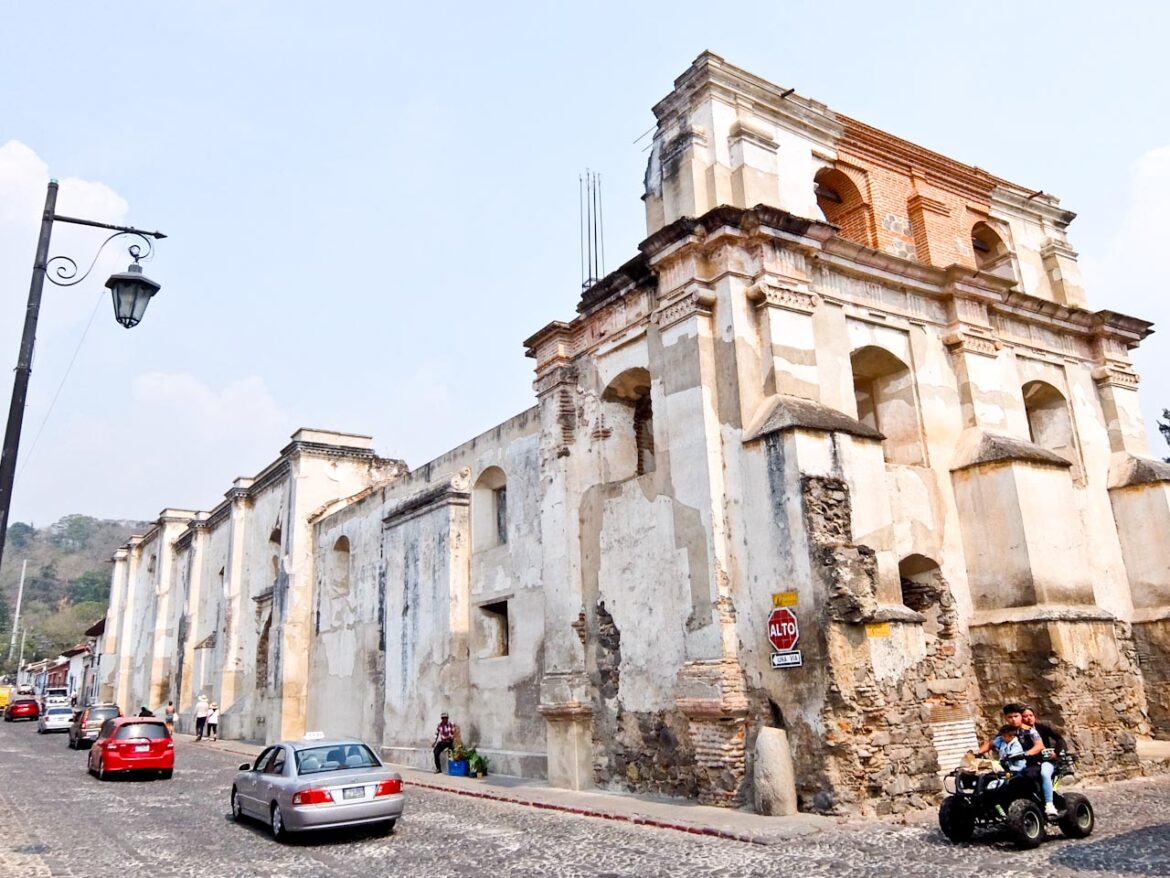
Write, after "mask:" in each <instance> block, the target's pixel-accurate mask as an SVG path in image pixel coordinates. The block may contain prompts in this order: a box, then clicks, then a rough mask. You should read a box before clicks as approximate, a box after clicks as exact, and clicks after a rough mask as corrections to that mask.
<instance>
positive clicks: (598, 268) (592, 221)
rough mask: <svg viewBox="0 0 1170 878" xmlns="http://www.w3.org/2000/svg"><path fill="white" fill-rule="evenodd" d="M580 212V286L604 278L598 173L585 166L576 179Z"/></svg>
mask: <svg viewBox="0 0 1170 878" xmlns="http://www.w3.org/2000/svg"><path fill="white" fill-rule="evenodd" d="M577 187H578V190H577V194H578V201H579V207H580V214H581V289H583V290H587V289H589V287H591V286H593V285H594V284H595V283H597V282H598V281H599V280H601V279H602V278H603V277H605V218H604V216H603V215H602V210H601V174H599V173H597V172H596V171H590V170H589V169H588V168H586V169H585V173H584V174H582V175H580V176H579V177H578V178H577Z"/></svg>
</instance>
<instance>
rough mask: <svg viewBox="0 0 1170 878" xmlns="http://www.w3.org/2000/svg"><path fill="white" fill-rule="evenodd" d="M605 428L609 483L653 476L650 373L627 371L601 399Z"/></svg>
mask: <svg viewBox="0 0 1170 878" xmlns="http://www.w3.org/2000/svg"><path fill="white" fill-rule="evenodd" d="M601 399H602V402H603V403H604V408H603V418H604V420H605V422H606V423H605V427H606V431H607V432H606V433H605V435H606V441H607V444H608V445H609V447H608V449H607V452H606V460H607V464H608V465H609V468H610V474H609V478H608V481H619V480H621V479H625V478H629V477H630V476H631V475H633V476H644V475H646V474H647V473H652V472H654V468H655V458H654V403H653V401H652V399H651V395H650V373H649V372H648V371H647V370H645V369H641V368H637V369H627V370H626V371H625V372H622V373H621V374H620V375H619V376H618V377H617V378H615V379H614V380H613V381H611V382H610V383H609V386H608V387H607V388H606V389H605V392H604V393H603V394H602V395H601Z"/></svg>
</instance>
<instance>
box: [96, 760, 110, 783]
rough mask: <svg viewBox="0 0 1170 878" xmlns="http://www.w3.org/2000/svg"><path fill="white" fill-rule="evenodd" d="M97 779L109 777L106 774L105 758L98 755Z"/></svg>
mask: <svg viewBox="0 0 1170 878" xmlns="http://www.w3.org/2000/svg"><path fill="white" fill-rule="evenodd" d="M97 779H98V780H109V778H108V777H107V776H106V760H105V759H103V758H102V757H100V756H99V757H98V769H97Z"/></svg>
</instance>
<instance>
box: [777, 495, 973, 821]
mask: <svg viewBox="0 0 1170 878" xmlns="http://www.w3.org/2000/svg"><path fill="white" fill-rule="evenodd" d="M801 489H802V497H803V503H804V514H805V523H806V527H807V529H808V533H809V537H810V546H809V550H810V555H811V558H812V561H813V564H814V572H815V575H816V576H817V578H818V579H820V580H821V582H822V583H823V584H824V585H825V586H826V588H827V591H828V602H827V605H826V607H825V613H824V617H825V622H824V628H825V637H826V650H825V654H826V656H827V663H826V670H827V673H828V677H829V681H830V682H829V686H828V693H827V698H826V701H825V705H824V707H823V709H822V712H821V721H822V726H823V730H824V731H823V733H818V732H816V731H815V730H811V729H808V728H806V727H803V726H800V725H797V726H796V727H794V728H791V729H790V730H789V735H790V737H791V738H793V739H794V740H795V741H796V743H797V746H798V747H799V748H800V750H801V752H802V753H817V754H818V757H817V758H815V759H807V758H802V760H801V761H800V762H799V763H798V765H797V796H798V798H799V801H800V807H801V809H802V810H810V811H821V812H825V813H857V812H861V813H877V814H890V813H900V812H904V811H909V810H914V809H917V808H923V807H926V806H928V805H929V804H931V802H932V801H933V800H934V798H935V797H936V796H937V794H938V793H939V792H940V790H941V788H942V787H941V782H940V780H939V777H938V769H939V765H938V759H937V756H936V754H935V750H934V743H933V738H932V736H931V731H930V723H931V721H932V718H933V716H934V715H935V714H936V713H937V712H938V711H940V710H949V711H951V712H954V711H959V712H961V711H962V710H963V709H964V705H966V704H967V703H969V701H970V698H971V693H972V690H973V689H974V683H975V680H974V675H973V673H972V671H971V662H970V656H969V654H968V653H967V651H966V648H965V645H964V644H963V643H961V642H959V641H957V640H956V639H955V638H954V634H955V626H954V598H953V596H952V595H951V594H950V590H949V588H948V587H947V585H946V582H945V580H942V578H941V577H937V578H936V579H935V580H933V581H932V582H931V583H930V584H929V586H926V585H923V586H921V587H920V588H919V589H918V593H917V594H916V597H917V599H918V600H919V604H920V607H921V609H922V610H923V611H925V612H928V613H931V614H933V615H934V616H936V618H935V619H934V625H933V626H932V627H934V628H936V630H937V632H938V636H935V635H927V634H925V633H924V634H923V636H924V637H925V638H926V655H925V657H924V658H923V659H922V660H921V661H918V662H916V663H914V664H911V665H909V666H908V667H907V668H906V669H905V670H904V672H903V673H901V674H900V675H899V676H898V677H897V678H895V679H886V680H878V679H877V677H876V675H875V673H874V669H873V663H872V659H871V656H870V652H869V644H868V642H867V638H866V636H865V634H864V633H863V631H864V629H861V630H859V628H860V625H861V624H864V622H865V621H867V620H869V619H871V618H872V617H873V614H874V612H875V611H876V609H877V605H876V602H875V600H874V590H875V589H874V584H875V581H876V575H877V571H876V563H875V558H874V553H873V550H872V549H870V548H869V547H867V546H861V545H855V544H853V543H852V541H851V539H852V538H851V533H852V524H851V517H852V509H851V504H850V497H849V489H848V486H847V485H846V483H845V482H844V481H843V480H841V479H835V478H826V477H805V478H804V479H802V480H801ZM907 625H908V626H912V629H913V628H917V627H918V623H914V622H910V623H905V622H891V623H890V626H891V629H892V631H891V636H901V635H902V634H905V633H907V632H906V630H905V628H904V627H903V626H907ZM915 633H916V632H913V631H912V632H911V633H910V636H915ZM821 736H823V741H822V740H818V739H817V738H818V737H821Z"/></svg>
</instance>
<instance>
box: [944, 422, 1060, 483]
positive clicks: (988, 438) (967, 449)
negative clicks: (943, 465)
mask: <svg viewBox="0 0 1170 878" xmlns="http://www.w3.org/2000/svg"><path fill="white" fill-rule="evenodd" d="M1016 461H1018V462H1021V463H1037V464H1041V465H1043V466H1057V467H1062V468H1064V469H1068V468H1070V467H1071V466H1072V463H1071V462H1070V461H1068V460H1066V459H1065V458H1063V457H1061V456H1060V455H1059V454H1057V453H1056V452H1055V451H1049V450H1048V449H1047V448H1041V447H1040V446H1039V445H1036V444H1035V443H1033V442H1029V441H1028V440H1027V439H1020V438H1019V437H1017V436H1008V435H1006V434H1003V433H993V432H991V431H989V430H982V429H980V428H978V427H974V428H971V429H970V430H967V431H965V432H964V435H963V437H962V438H961V439H960V440H959V444H958V448H957V449H956V450H955V458H954V461H953V462H952V463H951V472H958V471H959V470H964V469H968V468H970V467H973V466H979V465H980V464H987V463H1011V462H1016Z"/></svg>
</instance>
